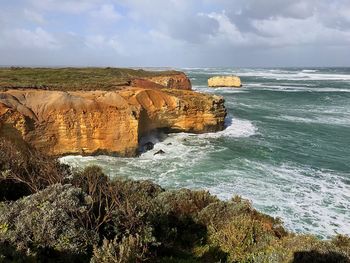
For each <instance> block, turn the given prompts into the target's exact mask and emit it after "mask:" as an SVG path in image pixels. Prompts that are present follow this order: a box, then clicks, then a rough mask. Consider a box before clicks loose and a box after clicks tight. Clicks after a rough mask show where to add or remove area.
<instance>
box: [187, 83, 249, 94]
mask: <svg viewBox="0 0 350 263" xmlns="http://www.w3.org/2000/svg"><path fill="white" fill-rule="evenodd" d="M192 89H193V90H195V91H198V92H202V93H214V94H217V93H219V94H234V93H246V92H249V90H247V89H244V87H243V88H224V87H221V88H209V87H208V86H197V85H196V86H192Z"/></svg>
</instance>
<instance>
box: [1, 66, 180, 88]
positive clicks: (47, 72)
mask: <svg viewBox="0 0 350 263" xmlns="http://www.w3.org/2000/svg"><path fill="white" fill-rule="evenodd" d="M177 73H178V72H177V71H146V70H143V69H138V70H135V69H127V68H22V67H11V68H0V91H4V90H7V89H22V88H34V89H46V90H61V91H68V90H69V91H75V90H115V89H118V88H120V87H121V86H128V85H130V81H131V80H133V79H135V78H147V77H155V76H163V75H173V74H177Z"/></svg>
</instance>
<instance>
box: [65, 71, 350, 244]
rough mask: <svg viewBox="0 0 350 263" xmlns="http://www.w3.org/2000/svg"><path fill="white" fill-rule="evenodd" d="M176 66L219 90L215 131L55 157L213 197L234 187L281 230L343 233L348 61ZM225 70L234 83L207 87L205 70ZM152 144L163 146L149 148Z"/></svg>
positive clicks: (349, 133)
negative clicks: (126, 153)
mask: <svg viewBox="0 0 350 263" xmlns="http://www.w3.org/2000/svg"><path fill="white" fill-rule="evenodd" d="M182 70H183V71H185V72H186V73H187V74H188V76H189V77H190V78H191V81H192V84H193V88H194V89H195V90H197V91H199V92H206V93H214V94H218V95H222V96H223V97H224V98H225V100H226V103H225V105H226V107H227V109H228V118H227V128H226V129H225V130H224V131H222V132H219V133H211V134H202V135H193V134H185V133H181V134H171V135H168V136H166V135H163V136H162V138H161V139H160V138H159V137H156V136H155V137H153V138H151V140H153V142H156V145H155V148H154V149H153V150H152V151H149V152H146V153H144V154H142V155H141V156H140V157H139V158H115V157H107V156H99V157H77V156H75V157H72V156H68V157H65V158H63V161H64V162H66V163H69V164H71V165H73V166H79V167H82V166H86V165H89V164H98V165H100V166H102V167H103V169H104V170H105V172H106V173H108V174H109V175H110V176H112V177H114V176H122V177H128V178H133V179H150V180H152V181H154V182H156V183H158V184H160V185H162V186H164V187H166V188H180V187H187V188H192V189H198V188H200V189H207V190H209V191H210V192H211V193H213V194H216V195H218V196H219V197H220V198H223V199H229V198H230V197H231V196H232V195H234V194H239V195H242V196H243V197H245V198H248V199H250V200H251V201H252V202H253V204H254V206H255V207H256V208H257V209H258V210H260V211H262V212H265V213H268V214H270V215H273V216H278V217H281V218H282V220H283V221H284V222H285V224H286V226H287V228H289V229H290V230H293V231H297V232H303V233H313V234H317V235H319V236H322V237H328V236H331V235H334V234H335V233H346V234H350V69H348V68H320V69H300V68H287V69H232V68H208V69H182ZM225 74H236V75H238V76H240V77H241V79H242V82H243V84H244V87H243V88H242V89H232V88H218V89H211V88H208V87H207V85H206V83H207V79H208V78H209V77H211V76H213V75H225ZM160 149H162V150H164V151H165V152H166V153H165V154H164V155H156V156H154V155H153V154H154V153H155V152H156V151H158V150H160Z"/></svg>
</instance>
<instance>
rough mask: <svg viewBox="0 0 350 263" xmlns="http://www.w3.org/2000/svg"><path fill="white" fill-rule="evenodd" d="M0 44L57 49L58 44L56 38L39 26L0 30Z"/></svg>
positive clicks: (11, 46) (2, 45)
mask: <svg viewBox="0 0 350 263" xmlns="http://www.w3.org/2000/svg"><path fill="white" fill-rule="evenodd" d="M0 33H1V35H2V36H1V37H0V39H1V40H0V46H1V47H9V48H14V47H17V48H25V49H31V48H34V49H37V48H39V49H58V48H60V44H59V42H58V41H57V39H56V38H55V37H54V36H53V35H52V34H50V33H48V32H47V31H45V30H44V29H42V28H41V27H37V28H36V29H34V30H28V29H23V28H16V29H12V30H5V31H2V32H0Z"/></svg>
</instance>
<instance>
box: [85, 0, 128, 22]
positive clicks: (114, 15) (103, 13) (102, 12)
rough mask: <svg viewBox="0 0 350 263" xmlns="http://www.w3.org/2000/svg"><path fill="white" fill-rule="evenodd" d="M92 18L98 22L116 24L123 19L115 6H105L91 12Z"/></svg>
mask: <svg viewBox="0 0 350 263" xmlns="http://www.w3.org/2000/svg"><path fill="white" fill-rule="evenodd" d="M90 14H91V16H92V17H93V18H94V19H97V20H98V21H101V20H102V21H106V22H115V21H117V20H119V19H121V18H122V15H120V14H119V13H118V12H117V11H116V10H115V9H114V6H113V5H110V4H104V5H102V6H101V7H100V9H99V10H97V11H91V13H90Z"/></svg>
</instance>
